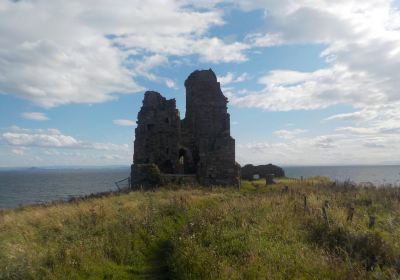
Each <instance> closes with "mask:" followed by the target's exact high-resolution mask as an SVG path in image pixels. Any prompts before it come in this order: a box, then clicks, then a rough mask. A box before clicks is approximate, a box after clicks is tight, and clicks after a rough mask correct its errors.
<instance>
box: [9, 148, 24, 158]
mask: <svg viewBox="0 0 400 280" xmlns="http://www.w3.org/2000/svg"><path fill="white" fill-rule="evenodd" d="M25 150H26V148H25V147H21V148H16V149H11V152H12V153H13V154H15V155H18V156H23V155H25Z"/></svg>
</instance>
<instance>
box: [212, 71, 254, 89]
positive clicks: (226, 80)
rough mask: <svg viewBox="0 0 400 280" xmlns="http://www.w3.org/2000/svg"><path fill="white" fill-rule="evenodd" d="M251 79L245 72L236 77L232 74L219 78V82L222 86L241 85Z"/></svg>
mask: <svg viewBox="0 0 400 280" xmlns="http://www.w3.org/2000/svg"><path fill="white" fill-rule="evenodd" d="M248 78H249V75H248V74H247V73H246V72H245V73H242V74H240V75H239V76H237V75H235V74H234V73H232V72H228V73H226V75H225V76H218V82H219V83H220V84H221V86H227V85H230V84H234V83H241V82H244V81H246V80H247V79H248Z"/></svg>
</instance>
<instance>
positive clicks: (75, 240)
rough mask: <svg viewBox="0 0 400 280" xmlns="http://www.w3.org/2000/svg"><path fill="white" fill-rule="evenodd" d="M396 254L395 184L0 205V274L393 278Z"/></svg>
mask: <svg viewBox="0 0 400 280" xmlns="http://www.w3.org/2000/svg"><path fill="white" fill-rule="evenodd" d="M285 186H287V187H285ZM399 257H400V190H399V189H398V188H393V189H391V188H379V189H377V188H361V187H353V186H351V185H350V184H341V185H337V184H333V183H332V182H329V181H328V180H327V179H324V178H315V179H312V180H307V181H304V182H298V181H294V180H289V179H281V180H279V182H278V183H277V184H276V185H274V186H272V187H271V186H265V185H264V184H263V182H262V181H257V182H244V183H243V185H242V188H241V190H240V191H239V190H235V189H230V188H228V189H223V188H214V189H206V188H204V189H202V188H197V189H191V188H173V187H170V188H163V189H159V190H157V191H155V192H131V193H128V194H111V195H108V196H104V197H100V198H90V199H82V200H75V201H73V202H69V203H55V204H52V205H47V206H32V207H25V208H19V209H15V210H9V211H3V212H0V279H366V278H368V277H369V279H398V278H400V274H399V273H400V258H399Z"/></svg>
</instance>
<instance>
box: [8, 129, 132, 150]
mask: <svg viewBox="0 0 400 280" xmlns="http://www.w3.org/2000/svg"><path fill="white" fill-rule="evenodd" d="M1 140H2V141H3V142H5V143H6V144H8V145H10V146H12V147H44V148H68V149H94V150H105V151H128V150H129V147H128V145H126V144H113V143H90V142H86V141H81V140H78V139H76V138H75V137H73V136H70V135H64V134H62V133H61V132H60V131H59V130H58V129H26V128H20V127H17V126H13V127H11V128H10V129H9V130H8V131H6V132H4V133H2V134H1Z"/></svg>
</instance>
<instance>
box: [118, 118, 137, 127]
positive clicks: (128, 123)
mask: <svg viewBox="0 0 400 280" xmlns="http://www.w3.org/2000/svg"><path fill="white" fill-rule="evenodd" d="M113 123H114V124H115V125H119V126H136V122H135V121H132V120H125V119H119V120H113Z"/></svg>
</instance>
